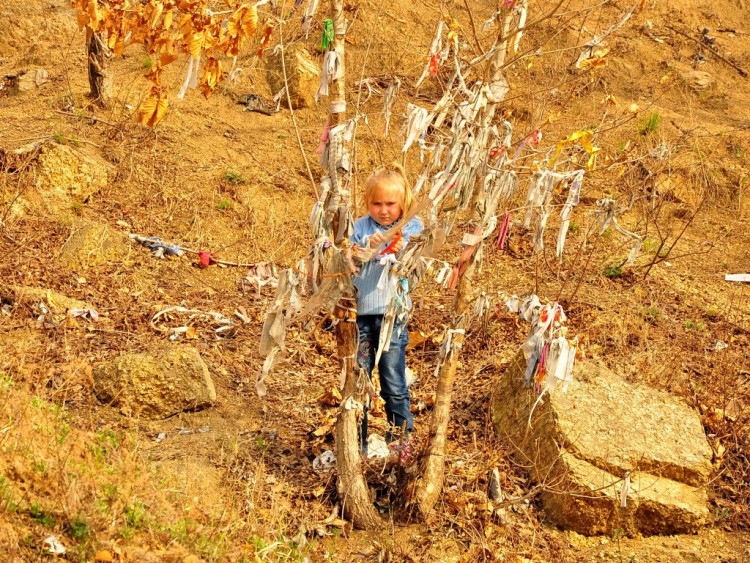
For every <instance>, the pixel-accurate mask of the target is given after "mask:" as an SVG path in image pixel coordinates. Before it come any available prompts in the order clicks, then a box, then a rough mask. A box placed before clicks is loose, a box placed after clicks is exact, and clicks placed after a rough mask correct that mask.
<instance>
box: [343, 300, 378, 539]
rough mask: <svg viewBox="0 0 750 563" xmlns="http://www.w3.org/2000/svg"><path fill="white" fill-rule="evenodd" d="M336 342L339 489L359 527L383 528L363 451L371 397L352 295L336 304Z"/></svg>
mask: <svg viewBox="0 0 750 563" xmlns="http://www.w3.org/2000/svg"><path fill="white" fill-rule="evenodd" d="M336 317H337V318H338V319H339V323H338V324H337V325H336V326H337V330H336V343H337V345H338V356H339V358H340V359H341V363H342V370H344V374H345V380H344V389H343V391H342V393H341V396H342V397H343V400H342V401H341V410H340V411H339V416H338V419H337V420H336V467H337V471H338V483H337V489H338V493H339V498H340V499H341V502H342V505H343V512H344V515H345V516H346V518H348V519H349V520H350V521H351V522H352V525H353V526H354V527H355V528H358V529H361V530H372V529H375V528H380V527H382V525H383V520H382V519H381V518H380V516H379V515H378V513H377V511H376V510H375V507H374V506H373V505H372V501H371V500H370V492H369V489H368V487H367V482H366V481H365V478H364V474H363V471H362V462H361V460H360V453H359V429H360V419H359V415H361V412H362V410H361V405H363V404H364V402H365V400H366V399H367V393H368V385H367V374H366V373H364V372H363V371H362V370H361V369H360V368H359V366H358V365H357V360H356V358H357V325H356V322H357V305H356V302H355V300H354V299H352V298H342V299H341V301H339V303H338V305H337V307H336Z"/></svg>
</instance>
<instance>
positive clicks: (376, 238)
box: [370, 231, 385, 248]
mask: <svg viewBox="0 0 750 563" xmlns="http://www.w3.org/2000/svg"><path fill="white" fill-rule="evenodd" d="M384 242H385V235H384V234H383V233H381V232H380V231H378V232H377V233H375V234H373V235H372V236H371V237H370V248H380V247H381V246H382V244H383V243H384Z"/></svg>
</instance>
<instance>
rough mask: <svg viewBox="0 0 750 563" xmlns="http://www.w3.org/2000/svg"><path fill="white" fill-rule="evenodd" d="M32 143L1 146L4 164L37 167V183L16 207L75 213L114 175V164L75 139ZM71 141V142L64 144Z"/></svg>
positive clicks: (21, 210) (17, 167) (17, 211)
mask: <svg viewBox="0 0 750 563" xmlns="http://www.w3.org/2000/svg"><path fill="white" fill-rule="evenodd" d="M58 141H59V142H52V141H48V142H41V143H32V144H29V145H24V146H22V147H18V148H17V149H15V150H3V149H0V165H3V166H4V167H7V168H8V169H9V170H10V171H17V170H23V169H33V172H34V187H33V189H30V190H26V191H25V192H24V195H23V197H21V198H19V201H18V202H16V205H15V207H14V210H13V215H14V216H19V215H23V214H24V213H25V212H27V211H31V212H34V213H38V214H42V215H52V216H54V217H58V218H60V217H71V216H73V215H74V214H75V212H76V210H77V208H79V207H80V206H82V205H83V204H84V203H85V202H87V201H88V200H89V198H90V197H91V196H93V195H94V194H96V193H97V192H99V190H101V189H102V188H104V187H105V186H106V185H107V184H108V183H109V182H110V181H111V180H112V178H114V174H115V169H114V167H113V166H112V165H111V164H110V163H108V162H107V161H106V160H104V159H103V158H102V157H101V156H99V155H98V154H97V153H96V152H95V151H93V150H89V149H88V148H87V147H83V146H78V147H75V146H73V145H74V144H75V140H74V139H66V138H64V137H59V138H58ZM62 143H68V144H62Z"/></svg>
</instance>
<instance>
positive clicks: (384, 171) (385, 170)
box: [364, 164, 414, 213]
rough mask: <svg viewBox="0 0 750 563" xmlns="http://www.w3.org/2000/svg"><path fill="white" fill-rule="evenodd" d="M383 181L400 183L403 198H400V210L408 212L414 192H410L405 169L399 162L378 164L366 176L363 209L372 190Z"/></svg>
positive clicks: (367, 203)
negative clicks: (384, 164)
mask: <svg viewBox="0 0 750 563" xmlns="http://www.w3.org/2000/svg"><path fill="white" fill-rule="evenodd" d="M384 181H388V182H393V183H394V184H400V186H401V187H402V188H403V192H404V193H403V199H402V200H401V211H402V212H403V213H406V212H408V211H409V209H411V207H412V205H414V194H412V191H411V186H410V185H409V180H408V179H407V177H406V170H404V167H403V166H401V165H400V164H392V165H391V166H380V167H378V168H376V169H375V170H373V172H372V174H370V175H369V176H368V177H367V180H365V198H364V206H365V210H367V206H368V205H369V204H370V197H371V196H372V192H373V190H374V189H375V188H376V187H378V186H380V184H381V183H382V182H384Z"/></svg>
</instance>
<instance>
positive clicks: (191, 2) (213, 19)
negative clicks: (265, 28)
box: [71, 0, 258, 127]
mask: <svg viewBox="0 0 750 563" xmlns="http://www.w3.org/2000/svg"><path fill="white" fill-rule="evenodd" d="M208 1H209V0H148V1H145V2H144V1H137V0H71V4H72V6H73V7H74V8H75V10H76V16H77V19H78V25H79V26H80V27H81V28H85V29H86V30H87V32H88V33H100V34H102V35H103V36H106V42H107V46H108V47H109V48H110V49H111V50H112V51H113V52H114V54H115V56H119V55H121V54H122V51H123V49H124V48H125V46H126V45H127V44H131V43H142V44H143V45H144V46H145V47H146V50H147V51H148V53H149V55H150V56H151V59H152V61H153V64H152V65H151V67H150V68H149V70H148V72H147V73H146V75H145V76H146V78H147V79H148V80H149V81H151V82H153V84H154V86H153V87H152V88H151V91H150V93H149V96H148V98H146V100H145V101H144V102H143V103H142V104H141V105H140V107H139V109H138V111H137V113H136V116H135V119H136V121H137V122H138V123H142V124H143V125H147V126H149V127H154V126H155V125H156V124H157V123H159V121H161V119H162V118H163V117H164V114H165V113H166V111H167V108H168V106H169V101H168V100H167V97H166V94H165V93H164V89H163V88H162V86H161V83H160V80H161V71H162V69H163V67H165V66H166V65H168V64H170V63H172V62H174V61H175V60H177V59H178V58H179V56H180V55H181V54H189V55H190V56H192V57H193V59H194V60H195V61H198V60H202V61H205V63H204V64H203V65H202V68H203V71H202V75H201V79H200V85H199V87H200V90H201V93H202V94H203V95H204V96H206V97H208V96H210V95H211V93H212V92H213V90H214V89H215V88H216V85H217V84H218V83H219V82H221V81H222V79H223V78H224V72H223V69H222V64H221V60H220V59H221V57H224V56H237V55H238V54H239V52H240V48H241V47H242V44H243V43H244V41H245V40H246V39H247V38H248V37H250V36H252V35H254V34H255V32H256V29H257V26H258V12H257V9H256V7H255V5H253V4H247V3H242V4H239V5H236V4H235V2H232V1H231V0H227V4H229V6H230V9H231V12H229V13H221V14H214V13H213V12H211V11H210V10H209V9H208ZM235 6H236V7H235Z"/></svg>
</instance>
